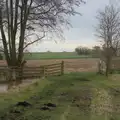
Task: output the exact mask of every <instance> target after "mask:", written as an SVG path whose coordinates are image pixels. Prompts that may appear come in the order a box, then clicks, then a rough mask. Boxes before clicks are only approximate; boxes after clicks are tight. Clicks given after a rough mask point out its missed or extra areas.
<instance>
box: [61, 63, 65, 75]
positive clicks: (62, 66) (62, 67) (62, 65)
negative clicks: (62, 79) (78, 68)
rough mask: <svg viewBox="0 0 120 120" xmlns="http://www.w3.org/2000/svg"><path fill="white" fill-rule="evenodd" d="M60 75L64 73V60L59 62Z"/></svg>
mask: <svg viewBox="0 0 120 120" xmlns="http://www.w3.org/2000/svg"><path fill="white" fill-rule="evenodd" d="M61 75H64V61H62V63H61Z"/></svg>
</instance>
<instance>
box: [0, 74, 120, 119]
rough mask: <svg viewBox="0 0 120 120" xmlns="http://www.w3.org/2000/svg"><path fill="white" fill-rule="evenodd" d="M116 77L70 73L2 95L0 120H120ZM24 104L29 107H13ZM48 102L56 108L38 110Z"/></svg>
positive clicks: (118, 82) (119, 97)
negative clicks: (26, 102) (29, 104)
mask: <svg viewBox="0 0 120 120" xmlns="http://www.w3.org/2000/svg"><path fill="white" fill-rule="evenodd" d="M119 77H120V75H116V79H115V80H113V79H114V78H115V76H110V77H109V78H106V77H104V76H100V75H96V74H95V73H71V74H66V75H64V76H61V77H50V78H47V79H45V80H42V81H40V82H37V83H34V84H33V85H32V86H29V87H28V88H26V89H24V90H22V91H21V92H20V93H9V94H6V95H5V94H3V95H1V96H0V97H1V99H0V117H1V119H0V120H120V81H119ZM23 100H26V101H28V102H29V103H31V104H32V106H29V107H22V106H21V107H17V106H15V104H16V103H17V101H23ZM48 102H50V103H54V104H56V107H55V108H50V110H41V109H40V108H41V107H43V105H44V103H48ZM5 108H6V109H5ZM16 111H17V113H16Z"/></svg>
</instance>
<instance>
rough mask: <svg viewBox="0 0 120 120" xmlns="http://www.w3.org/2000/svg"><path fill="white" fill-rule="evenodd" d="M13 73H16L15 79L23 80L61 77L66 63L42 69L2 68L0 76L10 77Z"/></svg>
mask: <svg viewBox="0 0 120 120" xmlns="http://www.w3.org/2000/svg"><path fill="white" fill-rule="evenodd" d="M13 71H14V72H15V77H21V78H33V77H35V78H38V77H48V76H59V75H63V74H64V61H62V62H61V63H57V64H51V65H43V66H40V67H24V68H22V69H21V68H7V67H0V76H1V75H2V76H8V74H13Z"/></svg>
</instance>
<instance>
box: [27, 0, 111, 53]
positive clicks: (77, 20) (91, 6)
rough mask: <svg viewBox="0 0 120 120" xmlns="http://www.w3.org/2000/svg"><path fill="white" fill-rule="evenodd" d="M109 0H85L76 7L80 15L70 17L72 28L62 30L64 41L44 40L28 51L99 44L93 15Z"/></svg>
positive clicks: (72, 48) (55, 49)
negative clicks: (84, 2)
mask: <svg viewBox="0 0 120 120" xmlns="http://www.w3.org/2000/svg"><path fill="white" fill-rule="evenodd" d="M108 3H109V0H86V4H82V5H81V7H80V8H78V9H77V11H79V12H80V13H82V16H78V15H77V16H74V17H72V18H71V23H72V26H73V27H72V28H70V29H69V30H64V36H65V41H62V42H59V43H58V44H56V43H55V42H54V41H50V42H48V41H45V42H42V43H39V45H37V46H36V45H32V46H31V47H30V48H29V50H30V51H40V52H44V51H48V50H50V51H54V52H58V51H74V49H75V48H76V47H77V46H81V45H82V46H87V47H92V46H94V45H97V44H99V42H98V40H97V38H96V37H95V35H94V34H95V28H94V26H96V24H97V20H96V18H95V16H96V15H97V11H98V10H99V9H104V7H105V5H107V4H108Z"/></svg>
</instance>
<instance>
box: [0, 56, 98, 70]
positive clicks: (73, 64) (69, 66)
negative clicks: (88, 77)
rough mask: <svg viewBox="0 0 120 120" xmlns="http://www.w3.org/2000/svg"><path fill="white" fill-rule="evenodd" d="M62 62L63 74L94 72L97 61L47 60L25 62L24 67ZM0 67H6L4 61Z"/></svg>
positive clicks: (90, 59) (0, 63) (0, 62)
mask: <svg viewBox="0 0 120 120" xmlns="http://www.w3.org/2000/svg"><path fill="white" fill-rule="evenodd" d="M61 61H64V63H65V64H64V65H65V67H64V68H65V72H96V71H97V63H98V59H94V58H93V59H92V58H84V59H49V60H27V64H26V66H34V67H38V66H41V65H49V64H56V63H60V62H61ZM0 65H1V66H4V65H6V62H5V61H0Z"/></svg>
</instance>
